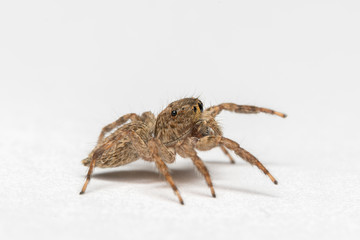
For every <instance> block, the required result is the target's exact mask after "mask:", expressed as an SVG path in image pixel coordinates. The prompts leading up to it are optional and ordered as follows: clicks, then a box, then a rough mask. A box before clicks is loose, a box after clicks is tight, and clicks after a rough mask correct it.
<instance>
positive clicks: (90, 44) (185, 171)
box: [0, 1, 360, 239]
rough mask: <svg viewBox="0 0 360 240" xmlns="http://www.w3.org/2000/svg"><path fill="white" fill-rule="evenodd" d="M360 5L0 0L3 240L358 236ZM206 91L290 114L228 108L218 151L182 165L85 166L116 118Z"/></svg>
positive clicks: (207, 96) (205, 95)
mask: <svg viewBox="0 0 360 240" xmlns="http://www.w3.org/2000/svg"><path fill="white" fill-rule="evenodd" d="M359 12H360V8H359V5H358V4H357V1H301V2H299V3H289V1H252V2H251V3H250V2H249V3H245V2H239V1H181V2H177V1H174V2H173V1H130V2H129V3H125V1H124V3H118V1H101V3H100V2H98V1H61V2H55V1H31V2H28V1H6V2H5V1H2V2H1V3H0V30H1V31H0V34H1V37H0V66H1V70H0V81H1V87H0V109H1V115H0V163H1V167H0V238H1V239H24V238H27V239H115V238H116V239H186V238H194V237H201V238H210V239H264V238H266V239H310V238H311V239H339V238H343V239H355V238H356V236H359V234H360V224H359V223H360V207H359V203H360V188H359V186H360V175H359V172H360V160H359V156H360V150H359V143H360V136H359V135H360V131H359V130H360V129H359V120H360V119H359V118H360V117H359V111H358V103H359V100H360V97H359V86H358V81H359V78H360V73H359V66H360V45H359V42H360V33H359V31H358V29H359V22H360V14H359ZM191 95H195V96H197V95H200V98H201V99H202V100H203V102H204V103H205V105H207V106H209V105H212V104H217V103H221V102H236V103H240V104H253V105H258V106H264V107H269V108H273V109H275V110H278V111H283V112H286V113H287V114H288V115H289V117H288V118H287V119H281V118H278V117H274V116H268V115H265V114H259V115H239V114H231V113H226V112H224V113H222V114H221V115H220V116H219V118H218V119H219V120H220V122H221V123H222V126H223V127H224V133H225V135H226V136H227V137H229V138H232V139H234V140H236V141H238V142H239V143H240V144H241V145H242V146H243V147H244V148H245V149H247V150H249V151H250V152H251V153H253V154H254V155H255V156H257V157H258V158H259V159H260V160H261V161H262V162H263V163H264V165H265V166H266V167H267V168H268V169H269V170H270V171H271V173H272V174H273V175H274V176H275V177H276V178H277V179H278V181H279V185H278V186H275V185H273V184H272V183H271V182H270V180H269V179H267V178H266V177H265V176H264V175H263V174H262V173H261V172H260V171H259V170H257V169H256V168H253V167H251V166H249V165H248V164H246V163H245V162H244V161H242V160H241V159H239V158H236V160H237V164H235V165H231V164H229V163H228V160H227V158H226V156H224V155H223V154H222V152H221V151H220V150H219V149H214V150H212V151H210V152H200V153H199V155H200V156H201V158H202V159H203V160H204V161H205V162H206V164H207V166H208V168H209V170H210V172H211V175H212V179H213V182H214V185H215V191H216V193H217V198H216V199H213V198H212V197H211V196H210V191H209V189H208V187H207V186H206V184H205V181H204V179H203V178H202V176H200V174H198V173H197V172H196V171H195V169H194V167H193V166H192V164H191V162H190V160H187V159H181V158H178V159H177V162H176V163H175V164H173V165H171V166H170V168H171V170H172V174H173V176H174V179H175V182H176V184H177V186H178V187H179V189H180V191H181V194H182V196H183V198H184V201H185V206H181V205H180V204H179V203H178V202H177V198H176V196H174V194H173V193H172V190H171V188H170V187H169V186H168V185H167V184H166V182H165V181H164V180H162V178H161V177H160V176H159V174H158V173H157V171H156V169H155V167H154V166H153V165H152V164H149V163H145V162H143V161H138V162H135V163H133V164H130V165H128V166H125V167H122V168H116V169H107V170H101V169H96V170H95V174H94V177H93V180H92V181H91V183H90V185H89V187H88V191H87V193H86V194H85V195H82V196H80V195H79V194H78V193H79V191H80V188H81V186H82V184H83V181H84V176H85V173H86V168H84V167H83V166H81V165H80V160H81V159H83V158H84V157H85V156H86V155H87V154H88V152H89V151H90V150H91V149H92V147H93V146H94V143H95V141H96V138H97V136H98V134H99V132H100V130H101V127H102V126H104V125H105V124H107V123H109V122H111V121H113V120H115V119H116V118H117V117H119V116H121V115H123V114H125V113H128V112H136V113H141V112H142V111H145V110H152V111H154V112H155V113H158V112H159V111H160V110H161V109H162V108H163V107H164V106H166V105H167V104H168V103H169V102H170V101H173V100H176V99H178V98H181V97H184V96H191Z"/></svg>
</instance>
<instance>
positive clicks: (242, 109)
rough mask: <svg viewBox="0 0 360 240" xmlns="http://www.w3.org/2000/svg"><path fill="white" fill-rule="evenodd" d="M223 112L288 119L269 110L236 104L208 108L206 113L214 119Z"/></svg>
mask: <svg viewBox="0 0 360 240" xmlns="http://www.w3.org/2000/svg"><path fill="white" fill-rule="evenodd" d="M222 110H227V111H231V112H236V113H260V112H263V113H268V114H273V115H277V116H280V117H282V118H286V114H284V113H280V112H277V111H274V110H271V109H268V108H262V107H256V106H250V105H237V104H235V103H222V104H219V105H216V106H212V107H209V108H207V109H206V110H205V111H204V112H205V113H209V114H210V115H211V116H212V117H215V116H217V115H218V114H219V113H220V112H221V111H222Z"/></svg>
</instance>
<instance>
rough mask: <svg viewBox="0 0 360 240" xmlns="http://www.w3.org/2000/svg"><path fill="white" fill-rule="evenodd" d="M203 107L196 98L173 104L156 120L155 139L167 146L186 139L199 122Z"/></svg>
mask: <svg viewBox="0 0 360 240" xmlns="http://www.w3.org/2000/svg"><path fill="white" fill-rule="evenodd" d="M202 106H203V105H202V102H201V101H200V100H198V99H196V98H184V99H181V100H178V101H175V102H172V103H171V104H170V105H169V106H168V107H167V108H165V109H164V110H163V111H162V112H161V113H160V114H159V115H158V117H157V119H156V125H155V137H156V138H158V139H159V140H160V141H161V142H162V143H163V144H165V145H166V146H171V145H174V144H175V143H177V142H178V141H179V140H181V139H184V138H186V137H187V136H189V135H190V134H191V131H192V129H193V128H194V125H195V123H196V122H198V121H199V119H200V117H201V113H202Z"/></svg>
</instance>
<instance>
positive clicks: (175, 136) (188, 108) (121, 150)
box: [80, 98, 286, 204]
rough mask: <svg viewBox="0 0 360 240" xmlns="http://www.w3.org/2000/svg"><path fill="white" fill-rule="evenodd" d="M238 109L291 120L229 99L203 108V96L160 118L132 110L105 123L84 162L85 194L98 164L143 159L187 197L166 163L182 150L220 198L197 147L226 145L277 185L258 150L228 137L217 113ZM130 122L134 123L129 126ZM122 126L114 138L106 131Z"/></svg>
mask: <svg viewBox="0 0 360 240" xmlns="http://www.w3.org/2000/svg"><path fill="white" fill-rule="evenodd" d="M222 110H228V111H232V112H237V113H259V112H264V113H269V114H274V115H278V116H280V117H283V118H285V117H286V115H285V114H283V113H279V112H276V111H273V110H270V109H267V108H259V107H255V106H248V105H237V104H234V103H223V104H220V105H217V106H213V107H210V108H207V109H206V110H204V111H203V103H202V102H201V101H200V100H199V99H197V98H184V99H180V100H178V101H175V102H172V103H171V104H169V105H168V106H167V107H166V108H165V109H164V110H163V111H162V112H161V113H160V114H159V115H158V116H157V118H156V119H155V116H154V114H152V113H151V112H145V113H143V114H142V115H141V116H139V115H137V114H135V113H130V114H126V115H124V116H122V117H120V118H119V119H118V120H116V121H115V122H113V123H111V124H109V125H107V126H105V127H104V128H103V130H102V131H101V134H100V136H99V139H98V143H97V145H96V146H95V148H94V149H93V151H92V152H91V153H90V154H89V156H88V157H87V158H86V159H84V160H83V161H82V163H83V164H84V165H85V166H89V171H88V174H87V178H86V181H85V184H84V186H83V188H82V190H81V192H80V194H82V193H84V192H85V190H86V188H87V185H88V183H89V181H90V177H91V174H92V172H93V169H94V167H103V168H106V167H117V166H121V165H125V164H128V163H130V162H133V161H135V160H137V159H139V158H142V159H144V160H146V161H152V162H155V164H156V166H157V168H158V170H159V171H160V173H161V174H163V175H164V176H165V178H166V180H167V182H168V183H169V184H170V186H171V187H172V189H173V190H174V192H175V194H176V195H177V197H178V199H179V202H180V203H181V204H183V203H184V202H183V200H182V197H181V195H180V192H179V190H178V189H177V187H176V185H175V183H174V181H173V179H172V177H171V175H170V173H169V170H168V168H167V165H166V163H173V162H174V161H175V156H176V154H179V155H180V156H182V157H184V158H190V159H191V160H192V161H193V163H194V165H195V166H196V168H197V169H198V170H199V172H200V173H201V174H202V175H203V176H204V177H205V180H206V183H207V184H208V186H209V187H210V190H211V194H212V196H213V197H215V190H214V187H213V184H212V181H211V178H210V175H209V172H208V170H207V168H206V166H205V164H204V162H203V161H202V160H201V159H200V158H199V156H198V155H197V152H196V150H200V151H207V150H210V149H212V148H214V147H220V148H221V149H222V151H223V152H224V153H225V154H226V155H227V156H228V157H229V158H230V161H231V163H234V162H235V161H234V160H233V158H232V157H231V155H230V154H229V152H228V149H229V150H232V151H234V153H235V154H236V155H238V156H240V157H241V158H242V159H244V160H245V161H247V162H248V163H250V164H252V165H255V166H257V167H258V168H259V169H260V170H262V171H263V172H264V174H266V175H267V176H268V177H269V178H270V179H271V181H272V182H273V183H275V184H277V181H276V180H275V178H274V177H273V176H272V175H271V174H270V172H269V171H268V170H267V169H266V168H265V167H264V166H263V165H262V164H261V163H260V161H259V160H257V159H256V158H255V157H254V156H253V155H252V154H250V153H249V152H247V151H246V150H245V149H243V148H241V147H240V145H239V144H238V143H236V142H235V141H233V140H230V139H228V138H225V137H223V136H222V135H223V134H222V132H221V130H220V127H219V125H218V123H217V122H216V120H215V117H216V116H217V115H218V114H219V113H220V112H221V111H222ZM128 120H131V122H130V123H128V124H125V125H123V124H124V123H126V122H127V121H128ZM117 127H119V128H118V129H117V130H115V131H114V132H113V133H111V134H110V135H109V136H107V137H105V134H106V133H108V132H110V131H112V130H114V129H115V128H117Z"/></svg>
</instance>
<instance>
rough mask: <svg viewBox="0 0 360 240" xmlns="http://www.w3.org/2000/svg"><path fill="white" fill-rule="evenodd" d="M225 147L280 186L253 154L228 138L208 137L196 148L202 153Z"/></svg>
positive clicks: (201, 140)
mask: <svg viewBox="0 0 360 240" xmlns="http://www.w3.org/2000/svg"><path fill="white" fill-rule="evenodd" d="M221 145H224V146H225V147H226V148H228V149H230V150H233V151H234V152H235V153H236V155H238V156H240V157H241V158H242V159H244V160H245V161H247V162H248V163H250V164H251V165H255V166H257V167H258V168H259V169H260V170H261V171H263V173H264V174H265V175H267V176H268V177H269V178H270V179H271V181H272V182H273V183H274V184H278V182H277V181H276V179H275V178H274V177H273V176H272V175H271V174H270V172H269V171H268V170H267V169H266V168H265V167H264V165H262V163H261V162H260V161H259V160H258V159H257V158H256V157H254V156H253V155H252V154H251V153H249V152H248V151H246V150H245V149H243V148H242V147H240V145H239V144H238V143H237V142H235V141H233V140H230V139H228V138H225V137H222V136H206V137H203V138H201V139H199V141H198V142H197V143H196V148H197V149H198V150H200V151H207V150H210V149H212V148H214V147H217V146H221Z"/></svg>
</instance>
